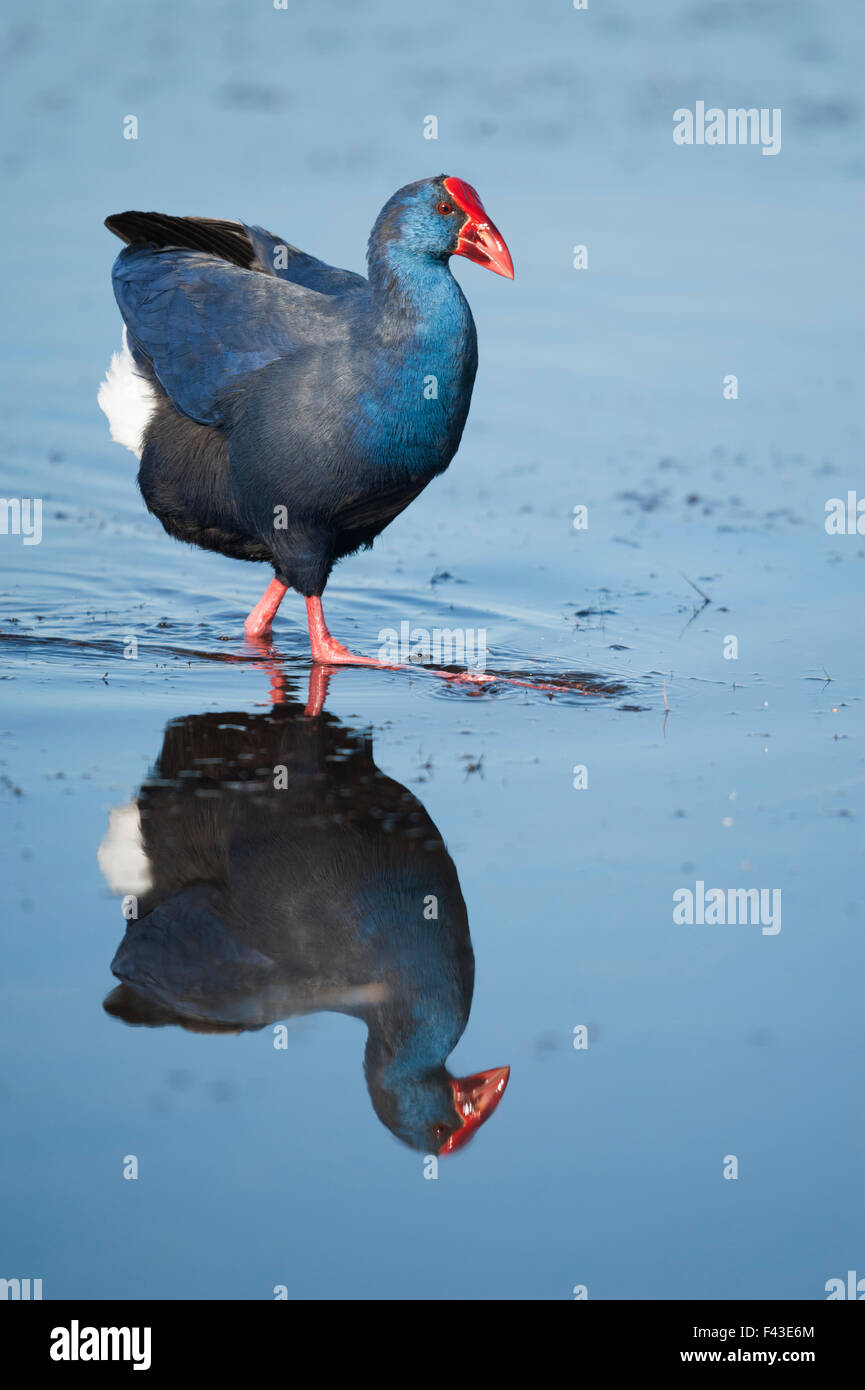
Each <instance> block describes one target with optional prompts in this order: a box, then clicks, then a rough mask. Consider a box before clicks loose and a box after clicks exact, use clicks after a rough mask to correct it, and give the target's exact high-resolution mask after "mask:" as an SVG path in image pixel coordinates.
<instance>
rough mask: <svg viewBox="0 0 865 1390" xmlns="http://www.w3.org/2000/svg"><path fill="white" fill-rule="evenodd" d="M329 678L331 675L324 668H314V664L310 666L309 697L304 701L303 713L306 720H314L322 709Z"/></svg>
mask: <svg viewBox="0 0 865 1390" xmlns="http://www.w3.org/2000/svg"><path fill="white" fill-rule="evenodd" d="M330 676H331V673H330V671H328V669H327V667H326V666H316V665H315V663H314V662H313V664H312V666H310V668H309V695H308V697H307V701H306V710H305V711H304V713H305V714H306V716H307V718H308V719H316V718H317V717H318V715H320V714H321V712H322V710H323V709H324V702H325V700H326V699H327V687H328V685H329V683H330Z"/></svg>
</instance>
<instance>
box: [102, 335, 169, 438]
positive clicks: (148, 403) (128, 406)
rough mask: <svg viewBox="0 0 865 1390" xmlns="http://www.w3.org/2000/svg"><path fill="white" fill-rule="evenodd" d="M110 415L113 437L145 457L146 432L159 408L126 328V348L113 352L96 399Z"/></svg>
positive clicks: (124, 336)
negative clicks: (141, 372) (136, 364)
mask: <svg viewBox="0 0 865 1390" xmlns="http://www.w3.org/2000/svg"><path fill="white" fill-rule="evenodd" d="M96 399H97V401H98V402H99V406H100V409H101V410H103V411H104V412H105V414H106V415H107V416H108V424H109V427H110V429H111V438H112V439H116V441H117V443H118V444H124V445H125V446H126V448H127V449H131V450H132V452H133V454H134V455H135V457H136V458H138V459H140V458H141V450H142V447H143V443H144V431H145V430H146V428H147V424H148V421H149V420H150V417H151V415H152V414H153V409H154V406H155V405H156V393H155V391H154V390H153V387H152V386H151V385H150V382H149V381H146V380H145V378H144V377H143V376H141V375H140V373H139V372H138V371H137V369H136V366H135V362H134V360H133V357H132V353H131V352H130V351H129V344H128V343H127V340H126V327H125V325H124V328H123V347H122V348H121V350H120V352H115V353H112V355H111V364H110V366H109V368H108V372H107V373H106V376H105V380H104V381H103V383H102V385H101V386H100V387H99V394H98V396H97V397H96Z"/></svg>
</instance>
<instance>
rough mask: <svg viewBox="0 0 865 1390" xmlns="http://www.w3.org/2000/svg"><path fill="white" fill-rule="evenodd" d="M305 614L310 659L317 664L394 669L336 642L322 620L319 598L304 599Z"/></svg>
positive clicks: (384, 669)
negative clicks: (307, 625) (359, 654)
mask: <svg viewBox="0 0 865 1390" xmlns="http://www.w3.org/2000/svg"><path fill="white" fill-rule="evenodd" d="M306 615H307V620H308V622H309V645H310V650H311V651H312V659H313V661H315V662H316V663H317V664H318V665H319V666H378V667H379V669H380V670H383V671H392V670H393V669H394V667H393V666H388V664H387V663H386V662H384V661H378V660H376V658H375V657H374V656H357V655H356V653H355V652H350V651H349V649H348V647H344V646H343V645H342V643H341V642H337V640H336V638H335V637H333V636H331V634H330V632H329V631H328V627H327V623H326V622H325V621H324V614H323V613H322V611H321V599H320V598H317V597H312V598H308V599H307V600H306Z"/></svg>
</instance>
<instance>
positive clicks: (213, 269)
mask: <svg viewBox="0 0 865 1390" xmlns="http://www.w3.org/2000/svg"><path fill="white" fill-rule="evenodd" d="M113 282H114V294H115V296H116V299H117V303H118V305H119V306H120V312H121V314H122V315H123V319H124V322H125V323H126V326H127V329H128V330H129V335H130V338H131V340H132V345H133V348H134V350H135V351H136V352H137V353H139V354H143V356H144V357H145V358H146V359H147V360H148V361H149V362H150V363H151V364H152V366H153V370H154V371H155V373H156V376H157V377H158V379H159V381H160V383H161V384H162V386H163V388H164V390H165V392H166V394H167V395H168V396H169V398H170V399H171V400H172V401H173V403H174V404H175V405H176V406H177V407H178V409H179V410H181V411H183V413H184V415H188V416H189V417H190V418H191V419H193V420H198V421H199V422H200V423H201V424H208V425H218V424H220V423H222V421H223V419H224V417H225V412H226V403H227V398H228V396H229V395H230V394H231V392H232V391H233V390H234V388H235V387H236V386H237V385H238V383H239V382H240V381H241V380H242V379H243V378H244V377H245V376H247V375H248V374H249V373H250V372H255V371H258V370H259V369H260V368H261V367H265V366H267V364H268V363H269V362H274V361H276V360H277V359H278V358H281V357H289V356H293V355H295V354H297V353H298V352H301V351H303V350H304V348H307V347H310V346H314V345H317V344H318V345H320V344H323V343H325V342H327V341H328V340H331V339H332V338H333V337H334V336H337V337H338V336H341V326H340V319H339V313H338V301H336V300H334V299H332V298H328V297H326V296H325V295H322V294H317V293H316V292H315V291H314V290H312V289H309V288H306V287H305V286H302V285H300V284H293V283H290V282H288V281H286V280H283V279H277V278H273V277H271V276H270V275H262V274H261V273H260V272H259V271H253V270H243V269H241V268H240V267H238V266H234V265H229V264H228V263H227V262H226V261H222V260H218V259H216V258H215V257H214V256H210V255H207V254H204V253H202V252H200V251H190V250H178V249H173V248H154V247H149V248H140V247H139V248H136V247H130V248H129V249H128V250H126V251H121V253H120V255H119V256H118V257H117V260H116V261H115V263H114V271H113Z"/></svg>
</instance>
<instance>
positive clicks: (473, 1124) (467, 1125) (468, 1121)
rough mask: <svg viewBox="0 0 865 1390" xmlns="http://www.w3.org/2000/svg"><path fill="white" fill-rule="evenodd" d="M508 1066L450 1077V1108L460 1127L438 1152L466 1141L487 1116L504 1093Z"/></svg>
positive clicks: (455, 1148) (448, 1152)
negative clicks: (455, 1113)
mask: <svg viewBox="0 0 865 1390" xmlns="http://www.w3.org/2000/svg"><path fill="white" fill-rule="evenodd" d="M510 1074H511V1069H510V1067H493V1069H492V1071H479V1072H476V1073H475V1075H474V1076H464V1077H463V1078H462V1079H460V1078H459V1077H454V1079H453V1081H452V1082H451V1085H452V1086H453V1091H454V1109H455V1110H456V1112H457V1114H458V1115H459V1117H460V1122H461V1125H460V1128H459V1129H458V1130H456V1131H455V1132H454V1133H453V1134H452V1135H451V1137H450V1139H448V1140H447V1142H446V1143H444V1144H442V1146H441V1148H440V1149H439V1154H452V1153H455V1152H456V1150H457V1149H461V1148H462V1146H463V1144H467V1143H468V1141H469V1140H470V1139H471V1137H472V1135H473V1134H474V1133H475V1131H476V1130H478V1129H480V1127H481V1125H482V1124H483V1122H484V1120H488V1119H489V1117H490V1115H491V1114H492V1113H493V1111H494V1110H495V1108H496V1106H497V1105H498V1103H499V1101H500V1100H501V1098H502V1096H503V1095H504V1093H505V1087H506V1086H507V1084H508V1077H509V1076H510Z"/></svg>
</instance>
